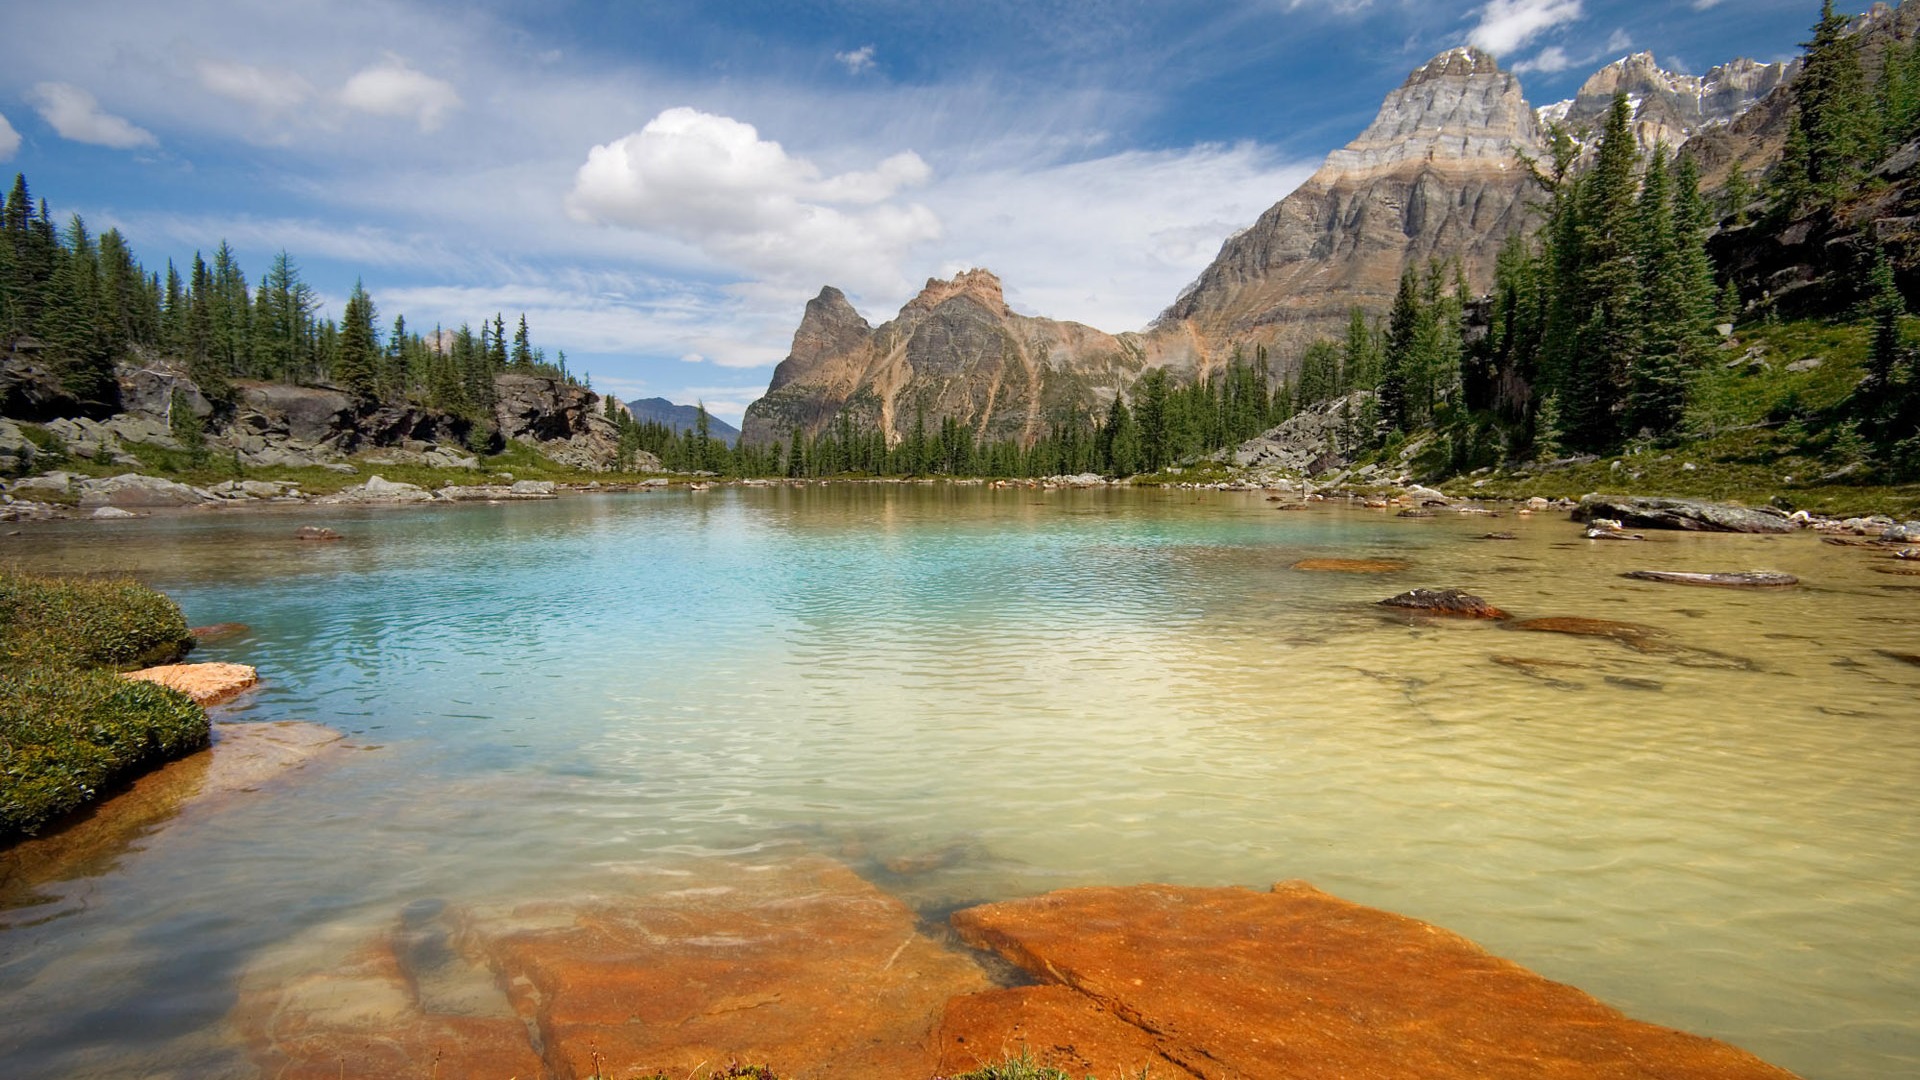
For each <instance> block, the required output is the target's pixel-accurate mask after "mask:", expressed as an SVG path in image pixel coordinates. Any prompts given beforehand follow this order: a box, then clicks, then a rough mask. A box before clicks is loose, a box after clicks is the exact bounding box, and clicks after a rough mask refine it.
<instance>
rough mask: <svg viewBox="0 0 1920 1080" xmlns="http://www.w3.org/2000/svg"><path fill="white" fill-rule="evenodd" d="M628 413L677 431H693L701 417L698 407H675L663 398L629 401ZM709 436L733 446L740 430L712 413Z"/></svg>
mask: <svg viewBox="0 0 1920 1080" xmlns="http://www.w3.org/2000/svg"><path fill="white" fill-rule="evenodd" d="M627 411H629V412H631V413H633V418H634V419H635V420H638V421H640V422H641V423H643V424H644V423H646V422H647V421H649V420H651V421H653V422H654V423H656V424H665V425H666V426H668V427H670V428H672V429H673V430H675V431H692V430H693V428H694V424H695V422H696V420H697V419H698V418H699V416H700V410H699V409H698V408H697V407H695V406H692V405H675V404H674V403H673V402H671V401H668V400H667V399H666V398H663V397H655V398H640V399H638V400H635V401H629V402H627ZM707 434H709V435H712V436H713V437H714V438H716V439H719V440H720V441H721V442H723V443H726V444H727V445H728V446H732V445H733V444H734V443H735V442H737V441H738V440H739V438H740V429H739V428H737V427H734V426H733V425H732V424H729V423H727V422H726V421H725V420H722V419H720V418H719V417H717V416H715V415H713V414H712V413H708V414H707Z"/></svg>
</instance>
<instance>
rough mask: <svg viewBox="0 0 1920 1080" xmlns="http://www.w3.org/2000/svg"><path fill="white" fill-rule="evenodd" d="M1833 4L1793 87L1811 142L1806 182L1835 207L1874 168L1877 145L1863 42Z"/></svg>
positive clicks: (1816, 27)
mask: <svg viewBox="0 0 1920 1080" xmlns="http://www.w3.org/2000/svg"><path fill="white" fill-rule="evenodd" d="M1847 23H1848V19H1847V17H1846V16H1845V15H1841V14H1839V13H1837V12H1835V11H1834V9H1833V0H1824V2H1823V3H1822V4H1821V5H1820V21H1818V22H1816V23H1814V24H1813V40H1812V41H1808V42H1804V43H1802V47H1803V48H1804V49H1806V59H1805V61H1804V62H1803V63H1802V65H1801V68H1800V74H1799V75H1798V76H1797V77H1796V78H1795V79H1794V81H1793V96H1794V100H1795V101H1796V102H1797V104H1798V106H1799V111H1798V116H1799V119H1800V126H1801V129H1802V134H1803V135H1804V137H1805V139H1806V159H1805V161H1806V176H1807V181H1808V183H1809V185H1810V186H1811V187H1812V190H1813V193H1814V194H1815V195H1816V196H1817V197H1818V198H1820V199H1822V200H1824V201H1828V202H1830V201H1832V200H1834V199H1836V198H1839V197H1840V196H1841V195H1843V194H1844V193H1845V192H1847V191H1848V190H1850V189H1851V188H1852V187H1853V185H1854V184H1855V183H1856V182H1857V181H1858V179H1859V177H1860V175H1861V173H1862V171H1863V170H1864V168H1865V166H1866V165H1867V164H1869V159H1870V158H1871V156H1872V154H1873V151H1874V144H1875V142H1876V141H1877V137H1876V136H1877V133H1876V132H1875V130H1874V128H1875V119H1874V117H1875V112H1874V109H1873V108H1872V101H1871V99H1870V97H1869V96H1868V94H1867V87H1866V76H1865V75H1864V73H1863V72H1862V70H1861V66H1860V47H1859V41H1858V40H1857V39H1856V38H1855V37H1854V36H1853V35H1852V34H1849V33H1847Z"/></svg>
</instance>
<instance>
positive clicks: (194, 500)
mask: <svg viewBox="0 0 1920 1080" xmlns="http://www.w3.org/2000/svg"><path fill="white" fill-rule="evenodd" d="M79 487H80V505H81V506H82V507H95V506H118V507H128V506H135V507H151V506H198V505H200V504H201V503H204V502H211V501H212V499H213V496H211V495H209V494H208V493H207V492H205V491H202V490H200V489H199V488H195V487H189V486H187V485H186V484H182V483H179V482H177V481H174V480H165V479H162V478H160V477H158V476H141V475H139V474H138V473H122V474H121V475H119V476H110V477H107V478H105V479H101V480H85V481H82V482H81V483H80V485H79Z"/></svg>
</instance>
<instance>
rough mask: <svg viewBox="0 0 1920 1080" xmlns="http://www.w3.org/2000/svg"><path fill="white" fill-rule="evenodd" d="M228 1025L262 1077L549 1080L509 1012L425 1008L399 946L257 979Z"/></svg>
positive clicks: (249, 982)
mask: <svg viewBox="0 0 1920 1080" xmlns="http://www.w3.org/2000/svg"><path fill="white" fill-rule="evenodd" d="M229 1019H230V1020H231V1022H232V1023H233V1025H234V1027H235V1028H236V1029H237V1030H238V1031H240V1032H241V1034H242V1036H243V1037H244V1038H245V1040H246V1043H247V1045H248V1047H249V1050H250V1052H251V1055H252V1057H253V1060H254V1063H255V1064H256V1065H257V1066H259V1068H260V1073H261V1075H262V1076H271V1077H275V1078H276V1080H338V1078H340V1077H343V1076H344V1077H355V1078H360V1080H376V1078H380V1077H408V1076H418V1077H428V1076H433V1077H446V1078H448V1080H452V1078H456V1077H500V1078H505V1077H510V1076H512V1077H523V1078H528V1080H532V1078H535V1077H540V1076H542V1075H544V1074H543V1073H542V1071H541V1062H540V1055H539V1054H537V1053H535V1052H534V1049H533V1046H532V1044H531V1043H530V1042H529V1041H528V1038H527V1029H526V1026H525V1025H524V1024H522V1023H521V1022H520V1019H519V1018H518V1017H516V1016H514V1015H513V1014H512V1013H511V1012H510V1011H507V1012H494V1013H493V1014H491V1015H485V1014H483V1015H458V1014H449V1013H444V1012H436V1011H433V1010H432V1009H431V1008H430V1007H425V1006H424V1005H423V1002H422V999H421V996H420V994H419V992H418V990H417V988H416V985H415V982H414V979H413V973H412V972H411V971H409V970H408V969H407V967H406V965H405V964H404V963H403V960H402V957H401V955H400V954H399V952H398V950H396V949H395V948H394V939H392V938H387V939H382V940H379V941H375V942H372V943H369V944H367V945H364V946H362V947H360V948H359V949H357V950H355V951H353V952H352V953H350V954H349V955H347V956H346V957H344V958H343V959H341V960H339V962H338V963H337V966H335V967H333V968H331V969H328V970H326V971H324V972H310V973H307V974H304V975H298V976H294V977H291V978H282V977H279V976H277V975H268V974H266V973H264V972H255V973H252V974H250V975H249V976H248V977H246V978H244V979H243V980H242V982H241V987H240V994H239V1000H238V1003H237V1004H236V1005H235V1007H234V1010H233V1012H232V1014H231V1015H230V1017H229Z"/></svg>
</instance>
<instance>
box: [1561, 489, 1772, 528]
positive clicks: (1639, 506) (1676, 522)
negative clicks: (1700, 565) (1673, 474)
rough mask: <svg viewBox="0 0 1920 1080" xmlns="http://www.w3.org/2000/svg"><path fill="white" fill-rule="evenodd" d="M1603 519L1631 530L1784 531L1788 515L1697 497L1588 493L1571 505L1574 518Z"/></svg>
mask: <svg viewBox="0 0 1920 1080" xmlns="http://www.w3.org/2000/svg"><path fill="white" fill-rule="evenodd" d="M1596 518H1605V519H1611V520H1614V521H1618V522H1619V523H1620V524H1622V525H1624V526H1626V527H1627V528H1630V529H1680V530H1683V531H1686V532H1735V533H1785V532H1792V531H1793V530H1794V528H1795V527H1796V526H1795V525H1794V522H1793V520H1792V519H1791V518H1789V517H1788V516H1787V514H1786V513H1785V512H1783V511H1780V510H1775V509H1774V508H1772V507H1770V506H1757V507H1748V506H1728V505H1725V504H1722V503H1710V502H1702V501H1700V500H1698V499H1661V498H1652V497H1647V496H1635V495H1588V496H1586V497H1585V498H1583V499H1581V500H1580V505H1579V506H1576V507H1574V510H1573V520H1575V521H1592V520H1594V519H1596Z"/></svg>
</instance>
